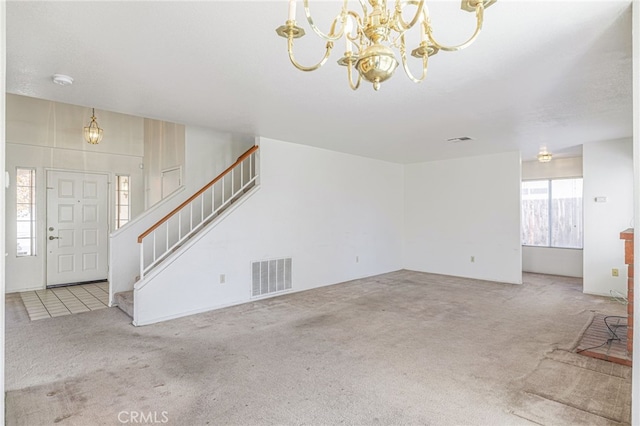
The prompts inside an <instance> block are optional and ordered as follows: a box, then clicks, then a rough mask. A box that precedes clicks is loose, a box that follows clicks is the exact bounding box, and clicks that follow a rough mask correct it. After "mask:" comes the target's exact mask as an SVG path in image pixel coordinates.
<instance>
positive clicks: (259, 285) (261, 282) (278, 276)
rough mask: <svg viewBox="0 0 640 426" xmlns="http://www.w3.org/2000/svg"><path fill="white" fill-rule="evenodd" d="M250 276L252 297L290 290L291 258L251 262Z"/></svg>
mask: <svg viewBox="0 0 640 426" xmlns="http://www.w3.org/2000/svg"><path fill="white" fill-rule="evenodd" d="M251 276H252V286H251V296H252V297H256V296H263V295H265V294H272V293H278V292H281V291H286V290H291V258H290V257H287V258H282V259H271V260H262V261H259V262H253V263H252V264H251Z"/></svg>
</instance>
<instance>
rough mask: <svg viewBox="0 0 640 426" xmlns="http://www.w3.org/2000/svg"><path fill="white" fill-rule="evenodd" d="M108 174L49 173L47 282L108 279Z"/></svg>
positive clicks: (52, 283)
mask: <svg viewBox="0 0 640 426" xmlns="http://www.w3.org/2000/svg"><path fill="white" fill-rule="evenodd" d="M107 188H108V179H107V175H102V174H94V173H81V172H58V171H48V172H47V230H46V234H45V236H46V237H45V238H46V239H47V285H48V286H51V285H57V284H70V283H78V282H84V281H97V280H106V279H107V272H108V271H107V268H108V250H107V237H108V233H109V221H108V216H107V211H108V209H107V194H108V189H107Z"/></svg>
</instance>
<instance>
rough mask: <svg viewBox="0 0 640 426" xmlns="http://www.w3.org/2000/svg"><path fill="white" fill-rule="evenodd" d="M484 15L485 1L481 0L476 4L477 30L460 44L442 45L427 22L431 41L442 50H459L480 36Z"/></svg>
mask: <svg viewBox="0 0 640 426" xmlns="http://www.w3.org/2000/svg"><path fill="white" fill-rule="evenodd" d="M483 17H484V3H483V2H481V1H480V2H478V5H477V6H476V30H475V32H474V33H473V35H472V36H471V37H470V38H469V40H467V41H465V42H464V43H462V44H459V45H457V46H445V45H442V44H440V43H438V42H437V41H436V40H435V39H434V38H433V34H432V29H431V23H428V24H427V37H429V40H430V41H431V43H433V44H434V46H435V47H437V48H438V49H440V50H445V51H447V52H455V51H457V50H462V49H464V48H465V47H467V46H469V45H470V44H471V43H473V42H474V41H475V39H476V38H477V37H478V34H480V31H481V30H482V21H483Z"/></svg>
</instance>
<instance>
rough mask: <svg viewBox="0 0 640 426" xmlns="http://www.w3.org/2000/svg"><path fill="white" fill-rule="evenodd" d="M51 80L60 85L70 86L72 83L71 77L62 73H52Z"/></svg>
mask: <svg viewBox="0 0 640 426" xmlns="http://www.w3.org/2000/svg"><path fill="white" fill-rule="evenodd" d="M53 82H54V83H55V84H59V85H60V86H71V85H72V84H73V78H71V77H69V76H68V75H64V74H54V75H53Z"/></svg>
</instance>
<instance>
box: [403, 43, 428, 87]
mask: <svg viewBox="0 0 640 426" xmlns="http://www.w3.org/2000/svg"><path fill="white" fill-rule="evenodd" d="M400 56H401V58H402V68H404V72H405V74H407V77H409V80H411V81H413V82H414V83H420V82H421V81H422V80H424V79H425V78H426V77H427V67H428V66H429V55H426V54H425V55H424V56H423V57H422V76H421V77H420V78H415V77H414V76H413V74H412V73H411V70H410V69H409V64H408V63H407V54H406V51H405V44H404V35H403V36H402V45H401V46H400Z"/></svg>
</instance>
